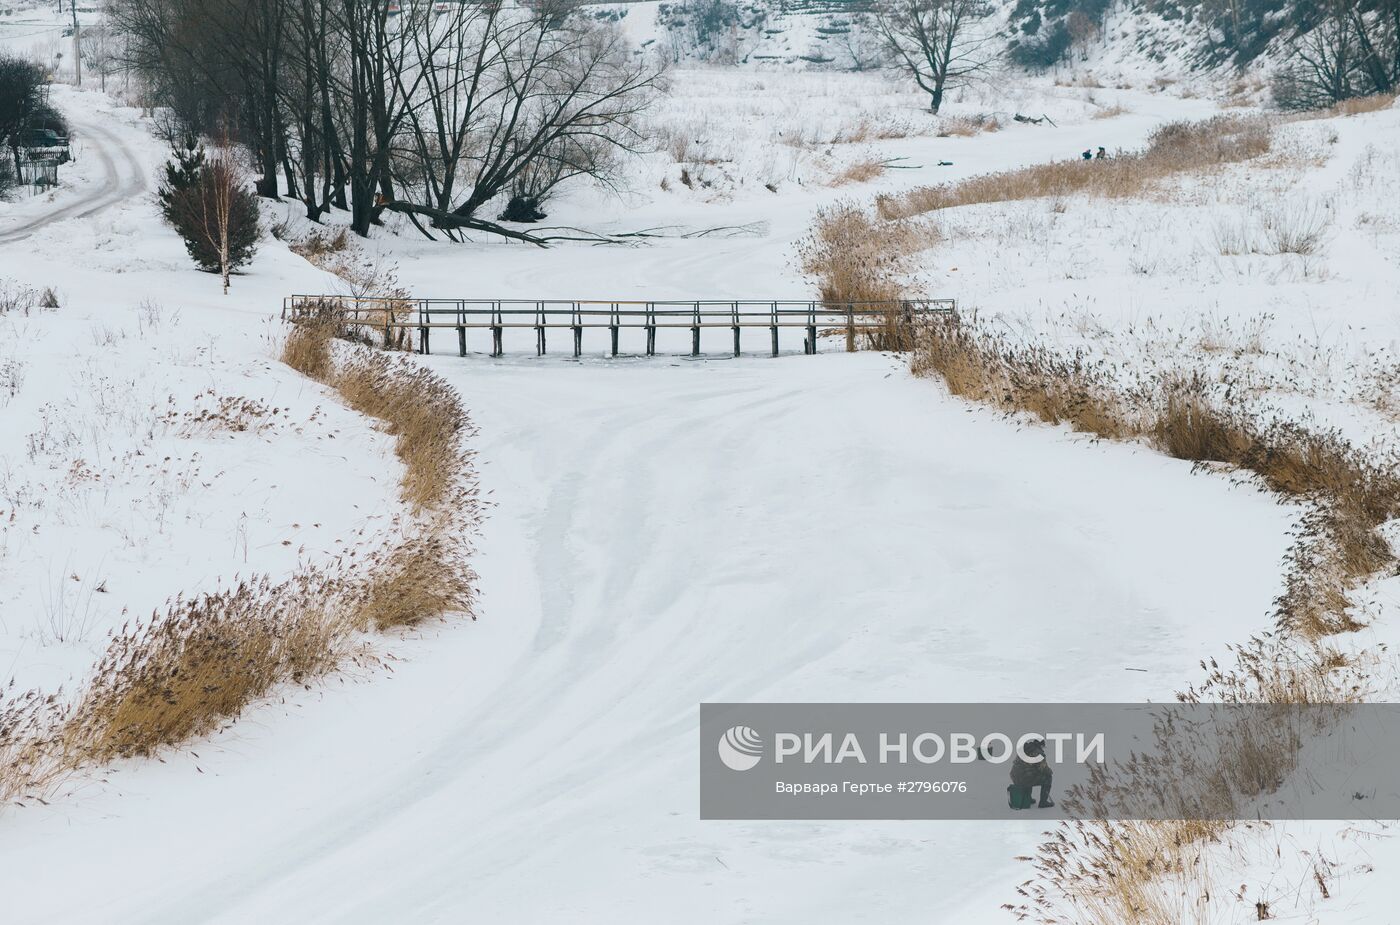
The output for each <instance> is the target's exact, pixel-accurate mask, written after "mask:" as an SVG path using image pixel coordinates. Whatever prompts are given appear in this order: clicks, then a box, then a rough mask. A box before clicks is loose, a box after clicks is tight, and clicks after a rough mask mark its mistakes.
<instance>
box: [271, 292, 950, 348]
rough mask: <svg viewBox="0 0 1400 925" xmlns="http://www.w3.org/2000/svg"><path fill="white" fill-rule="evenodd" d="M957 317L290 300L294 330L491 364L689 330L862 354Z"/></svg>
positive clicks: (823, 305) (846, 308) (933, 307)
mask: <svg viewBox="0 0 1400 925" xmlns="http://www.w3.org/2000/svg"><path fill="white" fill-rule="evenodd" d="M956 308H957V305H956V303H955V302H954V300H952V299H909V300H903V301H897V302H893V301H892V302H822V301H812V302H791V301H772V300H768V301H752V300H744V301H729V302H702V301H696V302H625V301H624V302H589V301H559V300H541V301H527V300H518V299H485V300H483V299H379V298H354V297H350V296H334V295H294V296H289V297H288V298H286V299H284V300H283V303H282V318H283V319H284V320H287V321H300V320H307V319H321V320H325V321H330V322H334V323H335V324H337V325H340V326H342V327H344V328H348V329H350V330H351V331H353V332H355V333H359V334H362V335H368V334H374V335H378V336H382V337H383V343H384V344H386V345H389V344H396V343H397V344H400V345H403V344H405V343H408V342H411V338H412V332H416V334H417V341H418V343H417V349H418V352H419V353H428V352H429V344H430V339H431V336H432V332H433V331H435V330H448V331H450V330H455V331H456V332H457V350H458V353H459V354H460V355H461V356H466V355H467V332H468V331H471V330H478V329H479V330H489V331H490V332H491V355H492V356H501V355H502V354H503V353H504V346H503V345H504V340H505V332H506V331H507V330H508V329H528V330H533V331H534V334H535V351H536V354H537V355H539V356H544V355H545V353H547V352H548V335H549V332H550V331H551V330H561V331H564V330H567V331H569V332H570V333H571V334H572V335H573V350H574V356H576V357H577V356H581V355H582V354H583V332H584V330H585V329H594V328H596V329H599V330H607V331H608V332H609V336H610V341H611V350H612V355H613V356H617V355H618V337H619V334H620V332H621V331H622V330H623V329H625V328H626V329H638V330H642V331H645V332H646V354H647V356H654V355H655V354H656V332H657V331H658V330H664V329H686V328H688V329H690V332H691V351H690V354H691V356H699V355H700V332H701V331H702V330H705V329H706V328H720V329H728V330H730V331H732V333H733V335H734V355H735V356H739V354H740V347H741V339H742V335H743V332H744V331H745V330H746V329H750V330H757V331H762V330H764V329H767V332H768V335H769V342H770V343H769V346H770V348H771V350H772V354H773V356H777V355H778V346H779V343H778V332H779V331H780V330H782V329H784V328H789V329H801V330H803V331H804V334H805V337H804V338H803V352H804V353H808V354H812V353H816V352H817V337H818V333H819V332H820V333H824V334H830V333H834V334H837V335H844V336H845V341H846V349H847V350H854V349H856V339H857V336H858V335H870V336H873V337H876V338H879V337H880V335H890V336H889V337H888V338H886V339H887V340H889V341H897V340H902V338H900V337H899V335H900V334H901V333H907V332H910V331H912V330H913V329H914V328H915V326H916V325H917V324H919V323H920V322H921V321H927V320H928V319H930V318H931V317H933V316H936V315H950V314H952V313H953V312H954V311H955V310H956Z"/></svg>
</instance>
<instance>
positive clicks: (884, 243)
mask: <svg viewBox="0 0 1400 925" xmlns="http://www.w3.org/2000/svg"><path fill="white" fill-rule="evenodd" d="M936 240H937V233H936V232H935V231H934V230H933V229H931V228H928V227H926V226H916V225H913V224H910V223H906V222H881V221H879V220H877V219H876V218H875V217H874V216H872V215H871V214H870V213H869V212H868V211H866V210H865V209H863V208H861V207H860V206H858V205H856V204H855V203H853V202H849V201H846V202H839V203H837V204H835V205H833V206H829V207H827V208H824V209H818V210H817V215H816V221H815V224H814V226H813V230H812V233H811V234H810V235H808V236H807V237H806V238H804V239H803V240H802V241H801V242H799V243H798V247H797V257H798V261H799V264H800V266H801V268H802V270H803V272H805V273H807V274H809V275H811V276H813V277H815V278H816V280H817V286H818V288H819V290H820V291H821V297H822V299H823V300H825V301H828V302H885V301H898V300H899V299H900V298H901V297H902V293H903V283H902V281H901V280H902V277H903V275H904V273H905V272H906V271H907V270H908V269H909V258H910V257H911V256H912V255H913V254H915V253H917V252H918V251H920V250H922V249H924V248H926V247H930V246H932V245H933V244H934V243H935V241H936Z"/></svg>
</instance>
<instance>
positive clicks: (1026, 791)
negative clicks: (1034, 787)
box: [1006, 784, 1035, 809]
mask: <svg viewBox="0 0 1400 925" xmlns="http://www.w3.org/2000/svg"><path fill="white" fill-rule="evenodd" d="M1006 792H1007V793H1008V794H1010V795H1011V800H1010V804H1011V808H1012V809H1030V808H1031V806H1032V805H1033V804H1034V803H1035V800H1034V799H1032V798H1031V788H1029V787H1018V786H1016V785H1015V784H1012V785H1011V786H1010V787H1007V788H1006Z"/></svg>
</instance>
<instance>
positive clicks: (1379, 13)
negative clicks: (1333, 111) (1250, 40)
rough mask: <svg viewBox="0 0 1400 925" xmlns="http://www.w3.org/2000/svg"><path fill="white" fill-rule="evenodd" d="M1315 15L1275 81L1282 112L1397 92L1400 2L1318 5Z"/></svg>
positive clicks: (1339, 0) (1340, 0)
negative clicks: (1283, 109) (1283, 110)
mask: <svg viewBox="0 0 1400 925" xmlns="http://www.w3.org/2000/svg"><path fill="white" fill-rule="evenodd" d="M1313 12H1314V13H1315V16H1316V18H1315V19H1314V20H1313V21H1311V22H1309V23H1308V28H1306V29H1305V30H1303V31H1301V32H1300V33H1299V34H1298V35H1296V36H1294V38H1293V40H1292V42H1291V43H1290V46H1289V52H1290V54H1289V60H1288V63H1287V65H1286V66H1284V67H1283V68H1282V69H1281V70H1280V71H1279V73H1278V74H1277V76H1276V77H1275V80H1274V85H1273V92H1274V99H1275V101H1276V102H1277V103H1278V104H1279V105H1280V106H1283V107H1284V108H1287V109H1316V108H1322V107H1326V106H1331V105H1334V104H1336V103H1339V102H1341V101H1342V100H1346V99H1350V98H1352V97H1355V96H1367V95H1370V94H1373V93H1394V92H1395V91H1396V90H1397V89H1400V0H1378V2H1374V3H1368V4H1363V3H1361V2H1360V0H1322V2H1319V3H1318V4H1316V6H1315V7H1314V8H1313Z"/></svg>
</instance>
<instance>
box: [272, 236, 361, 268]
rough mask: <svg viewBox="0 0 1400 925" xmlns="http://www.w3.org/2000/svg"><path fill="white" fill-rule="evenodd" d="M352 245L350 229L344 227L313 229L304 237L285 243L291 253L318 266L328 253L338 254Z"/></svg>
mask: <svg viewBox="0 0 1400 925" xmlns="http://www.w3.org/2000/svg"><path fill="white" fill-rule="evenodd" d="M352 247H353V242H352V241H351V238H350V229H349V228H345V227H341V228H338V229H335V230H334V231H333V230H331V229H329V228H318V229H314V230H312V231H311V232H309V233H307V234H306V235H305V236H304V237H302V238H300V239H298V240H296V241H290V242H288V244H287V249H288V250H290V251H291V252H292V253H294V254H298V255H300V256H302V257H305V258H306V259H307V260H309V261H311V262H312V263H314V264H316V265H317V266H320V265H321V262H322V261H323V260H324V259H325V258H326V257H327V256H328V255H330V254H339V253H342V252H344V251H347V250H350V249H351V248H352Z"/></svg>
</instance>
